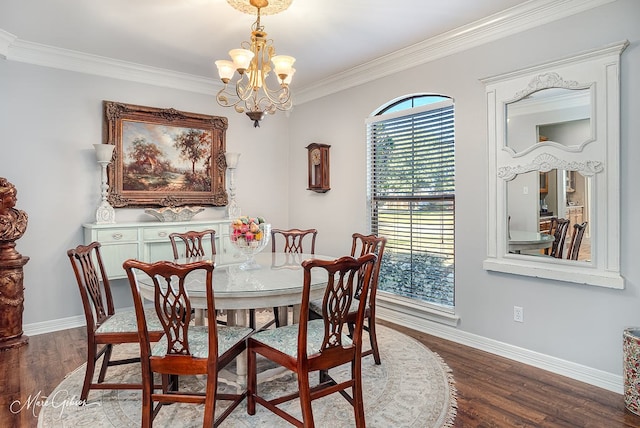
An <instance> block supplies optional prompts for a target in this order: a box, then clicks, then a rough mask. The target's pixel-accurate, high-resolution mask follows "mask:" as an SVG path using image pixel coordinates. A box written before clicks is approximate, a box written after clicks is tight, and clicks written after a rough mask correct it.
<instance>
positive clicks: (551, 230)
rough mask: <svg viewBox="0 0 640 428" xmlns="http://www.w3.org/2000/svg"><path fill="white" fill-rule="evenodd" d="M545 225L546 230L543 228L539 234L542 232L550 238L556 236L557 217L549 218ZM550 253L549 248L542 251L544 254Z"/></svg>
mask: <svg viewBox="0 0 640 428" xmlns="http://www.w3.org/2000/svg"><path fill="white" fill-rule="evenodd" d="M545 225H548V229H547V228H546V227H545V229H544V230H540V232H544V233H547V234H549V235H551V236H555V234H556V230H557V228H558V217H550V218H549V219H548V220H547V221H546V222H545ZM550 253H551V248H545V249H544V254H546V255H549V254H550Z"/></svg>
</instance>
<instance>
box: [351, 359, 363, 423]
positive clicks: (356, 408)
mask: <svg viewBox="0 0 640 428" xmlns="http://www.w3.org/2000/svg"><path fill="white" fill-rule="evenodd" d="M351 368H352V371H351V376H352V378H353V381H354V382H353V388H352V393H353V412H354V414H355V419H356V427H357V428H364V427H365V426H366V424H365V420H364V398H363V396H362V360H361V359H359V360H358V361H355V364H352V365H351Z"/></svg>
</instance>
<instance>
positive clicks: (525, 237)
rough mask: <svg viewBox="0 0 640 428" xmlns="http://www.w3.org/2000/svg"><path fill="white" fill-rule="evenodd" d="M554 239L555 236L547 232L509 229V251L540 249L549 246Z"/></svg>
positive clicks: (518, 251)
mask: <svg viewBox="0 0 640 428" xmlns="http://www.w3.org/2000/svg"><path fill="white" fill-rule="evenodd" d="M554 240H555V238H554V237H553V236H552V235H549V234H548V233H543V232H530V231H526V230H510V231H509V252H512V253H520V252H521V251H522V250H542V249H545V248H550V247H551V246H552V245H553V241H554Z"/></svg>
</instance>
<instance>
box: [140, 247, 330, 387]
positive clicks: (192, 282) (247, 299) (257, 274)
mask: <svg viewBox="0 0 640 428" xmlns="http://www.w3.org/2000/svg"><path fill="white" fill-rule="evenodd" d="M311 258H314V259H321V260H333V259H335V257H329V256H323V255H318V254H306V253H282V252H273V253H272V252H263V253H258V254H256V255H255V261H256V263H257V265H258V268H255V269H250V270H243V269H241V268H240V265H241V263H242V262H244V261H245V259H244V258H243V257H238V258H237V260H234V263H229V264H217V263H216V261H215V258H214V260H213V261H214V265H215V268H214V269H213V275H212V283H213V290H214V299H215V300H214V301H215V307H216V310H224V311H226V313H227V324H229V325H241V326H246V325H247V320H248V318H247V311H248V310H249V309H260V308H271V307H283V308H284V309H283V310H280V311H279V313H280V315H281V319H280V320H279V321H280V325H285V324H287V319H286V317H287V310H286V308H287V307H288V306H293V320H294V322H295V321H296V320H297V319H298V317H299V313H300V312H299V309H300V302H301V299H302V286H303V282H304V269H303V268H302V266H301V264H302V262H303V261H304V260H307V259H311ZM194 260H202V258H191V259H178V260H176V262H177V263H187V262H189V261H194ZM327 279H328V278H327V273H326V271H325V270H324V269H314V270H312V272H311V295H310V300H316V299H321V298H322V297H323V295H324V290H325V287H326V284H327ZM138 282H139V285H140V294H142V296H143V297H144V298H145V299H147V300H153V296H154V293H153V284H152V282H151V281H150V280H149V279H148V278H146V277H140V278H139V279H138ZM186 288H187V293H188V295H189V300H190V302H191V307H192V308H194V309H196V319H195V322H196V324H200V325H202V324H203V322H204V320H203V312H204V311H202V309H206V307H207V297H206V296H207V295H206V289H205V273H204V272H202V271H200V272H193V273H192V274H191V275H189V276H188V277H187V282H186ZM236 374H237V383H238V384H240V385H243V384H244V383H245V382H246V359H245V358H239V359H238V361H237V370H236ZM264 377H267V376H264ZM227 378H228V376H227Z"/></svg>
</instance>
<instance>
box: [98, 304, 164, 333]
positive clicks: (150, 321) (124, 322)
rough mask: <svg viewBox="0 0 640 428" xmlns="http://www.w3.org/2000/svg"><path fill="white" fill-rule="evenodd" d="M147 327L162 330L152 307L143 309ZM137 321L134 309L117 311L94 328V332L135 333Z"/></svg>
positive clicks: (152, 329)
mask: <svg viewBox="0 0 640 428" xmlns="http://www.w3.org/2000/svg"><path fill="white" fill-rule="evenodd" d="M144 313H145V315H146V318H147V329H148V330H149V331H162V325H161V324H160V320H158V317H157V316H156V311H155V309H153V308H148V309H145V311H144ZM137 332H138V323H137V321H136V312H135V311H134V310H124V311H118V312H116V313H115V314H113V316H112V317H111V318H109V319H108V320H106V321H105V322H104V323H102V325H100V327H98V328H97V329H96V333H137Z"/></svg>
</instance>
